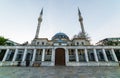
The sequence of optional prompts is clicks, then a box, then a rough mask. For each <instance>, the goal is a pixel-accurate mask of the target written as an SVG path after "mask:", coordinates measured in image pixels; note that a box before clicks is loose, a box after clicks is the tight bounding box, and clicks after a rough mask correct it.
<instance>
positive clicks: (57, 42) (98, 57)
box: [0, 9, 120, 66]
mask: <svg viewBox="0 0 120 78" xmlns="http://www.w3.org/2000/svg"><path fill="white" fill-rule="evenodd" d="M42 16H43V9H42V10H41V12H40V16H39V18H38V26H37V30H36V34H35V38H34V39H33V40H32V42H31V44H30V45H15V46H0V66H119V61H120V59H119V58H120V57H119V56H118V54H119V53H120V46H99V45H91V44H90V41H89V40H88V39H87V38H86V37H85V29H84V25H83V18H82V16H81V12H80V10H79V9H78V16H79V22H80V26H81V31H82V35H81V37H75V38H73V39H70V38H69V37H68V36H67V35H66V34H65V33H62V32H59V33H56V34H55V35H54V36H53V37H52V38H51V40H48V39H47V38H39V37H38V35H39V30H40V26H41V22H42Z"/></svg>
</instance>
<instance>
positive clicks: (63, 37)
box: [52, 32, 69, 40]
mask: <svg viewBox="0 0 120 78" xmlns="http://www.w3.org/2000/svg"><path fill="white" fill-rule="evenodd" d="M52 40H69V37H68V36H67V35H66V34H64V33H61V32H60V33H57V34H55V35H54V36H53V37H52Z"/></svg>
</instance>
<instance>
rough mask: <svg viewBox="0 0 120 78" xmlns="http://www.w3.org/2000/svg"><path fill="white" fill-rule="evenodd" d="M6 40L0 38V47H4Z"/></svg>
mask: <svg viewBox="0 0 120 78" xmlns="http://www.w3.org/2000/svg"><path fill="white" fill-rule="evenodd" d="M7 40H8V39H6V38H4V37H2V36H0V45H6V41H7Z"/></svg>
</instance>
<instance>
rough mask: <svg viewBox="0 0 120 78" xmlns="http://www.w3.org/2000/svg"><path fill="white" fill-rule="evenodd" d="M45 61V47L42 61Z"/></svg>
mask: <svg viewBox="0 0 120 78" xmlns="http://www.w3.org/2000/svg"><path fill="white" fill-rule="evenodd" d="M44 61H45V49H43V52H42V62H44Z"/></svg>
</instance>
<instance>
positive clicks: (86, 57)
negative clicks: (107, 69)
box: [84, 48, 89, 62]
mask: <svg viewBox="0 0 120 78" xmlns="http://www.w3.org/2000/svg"><path fill="white" fill-rule="evenodd" d="M84 50H85V59H86V62H89V59H88V52H87V49H86V48H85V49H84Z"/></svg>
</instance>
